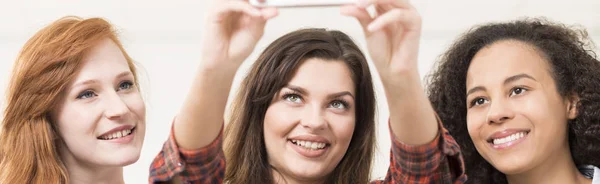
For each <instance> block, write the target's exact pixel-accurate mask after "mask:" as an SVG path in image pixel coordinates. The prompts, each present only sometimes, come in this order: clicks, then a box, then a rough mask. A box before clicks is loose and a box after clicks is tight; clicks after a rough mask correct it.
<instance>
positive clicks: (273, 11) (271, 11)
mask: <svg viewBox="0 0 600 184" xmlns="http://www.w3.org/2000/svg"><path fill="white" fill-rule="evenodd" d="M260 12H261V13H262V16H263V18H264V19H267V20H268V19H271V18H273V17H276V16H277V15H279V11H278V10H277V8H275V7H268V8H263V9H261V10H260Z"/></svg>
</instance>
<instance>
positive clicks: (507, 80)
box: [467, 73, 537, 96]
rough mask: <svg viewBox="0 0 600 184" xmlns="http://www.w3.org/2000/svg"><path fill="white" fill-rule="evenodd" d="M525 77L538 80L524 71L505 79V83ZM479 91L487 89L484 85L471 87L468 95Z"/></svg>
mask: <svg viewBox="0 0 600 184" xmlns="http://www.w3.org/2000/svg"><path fill="white" fill-rule="evenodd" d="M523 78H525V79H531V80H533V81H537V80H535V78H533V77H532V76H530V75H527V74H524V73H522V74H518V75H513V76H511V77H508V78H506V79H504V83H503V84H504V85H506V84H509V83H512V82H515V81H518V80H520V79H523ZM478 91H485V87H483V86H477V87H474V88H471V89H469V91H467V96H469V95H470V94H472V93H475V92H478Z"/></svg>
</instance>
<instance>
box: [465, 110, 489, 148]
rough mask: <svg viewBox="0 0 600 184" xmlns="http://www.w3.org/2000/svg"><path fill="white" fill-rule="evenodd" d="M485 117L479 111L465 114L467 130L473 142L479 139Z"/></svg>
mask: <svg viewBox="0 0 600 184" xmlns="http://www.w3.org/2000/svg"><path fill="white" fill-rule="evenodd" d="M485 119H486V118H485V115H484V113H483V111H482V110H481V109H478V110H470V111H469V112H467V122H466V123H467V130H468V132H469V136H470V137H471V139H473V142H476V141H477V140H480V139H481V136H480V133H481V129H482V127H483V125H484V124H485V121H486V120H485Z"/></svg>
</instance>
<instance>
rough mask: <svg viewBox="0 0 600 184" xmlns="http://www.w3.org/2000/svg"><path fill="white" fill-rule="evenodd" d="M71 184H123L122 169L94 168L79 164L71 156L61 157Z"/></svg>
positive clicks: (79, 162)
mask: <svg viewBox="0 0 600 184" xmlns="http://www.w3.org/2000/svg"><path fill="white" fill-rule="evenodd" d="M61 157H62V159H63V162H64V163H65V166H66V167H67V171H68V173H69V183H71V184H84V183H86V184H105V183H106V184H108V183H111V184H112V183H114V184H124V183H125V181H124V180H123V167H106V166H94V165H91V164H87V163H84V162H81V161H79V160H77V159H75V158H74V157H72V155H69V156H65V155H61Z"/></svg>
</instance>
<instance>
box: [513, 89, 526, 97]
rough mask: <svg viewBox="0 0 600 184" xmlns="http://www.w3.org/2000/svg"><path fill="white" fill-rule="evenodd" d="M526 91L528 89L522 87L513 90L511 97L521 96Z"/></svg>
mask: <svg viewBox="0 0 600 184" xmlns="http://www.w3.org/2000/svg"><path fill="white" fill-rule="evenodd" d="M526 91H527V89H525V88H522V87H516V88H513V89H512V90H511V92H510V96H513V95H520V94H521V93H524V92H526Z"/></svg>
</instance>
